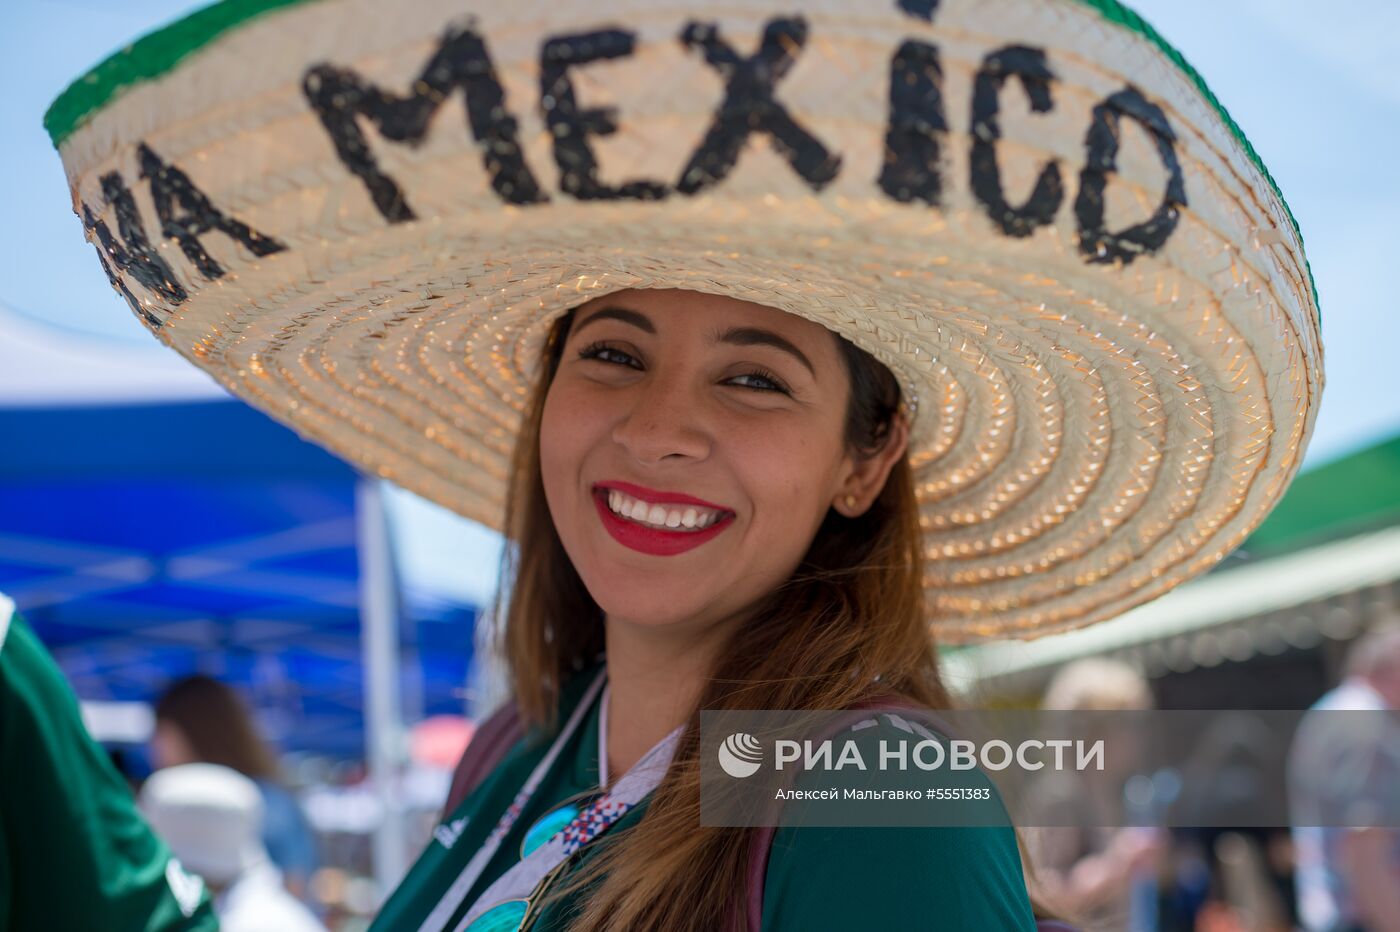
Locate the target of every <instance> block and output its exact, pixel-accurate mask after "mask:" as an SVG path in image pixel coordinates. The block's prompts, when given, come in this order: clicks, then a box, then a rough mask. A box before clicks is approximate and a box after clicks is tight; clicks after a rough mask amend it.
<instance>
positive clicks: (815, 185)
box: [676, 16, 841, 194]
mask: <svg viewBox="0 0 1400 932" xmlns="http://www.w3.org/2000/svg"><path fill="white" fill-rule="evenodd" d="M680 39H681V44H682V45H685V46H687V47H690V48H697V49H700V50H701V51H702V52H703V53H704V55H705V61H706V63H708V64H709V65H710V67H712V68H714V69H715V70H716V71H717V72H719V75H720V77H722V78H723V79H724V84H725V88H724V100H723V101H721V102H720V105H719V108H718V109H717V110H716V111H715V115H714V120H713V122H712V123H711V124H710V128H709V130H708V131H707V132H706V133H705V136H704V139H703V140H702V141H701V143H700V147H699V148H698V149H696V150H695V152H694V153H693V154H692V155H691V157H690V159H689V160H688V161H687V163H686V166H685V168H683V169H682V170H681V176H680V180H679V181H678V182H677V183H676V190H677V191H680V192H681V193H682V194H698V193H699V192H701V191H703V190H705V189H706V188H708V187H710V186H711V185H714V184H716V183H718V182H720V181H723V180H724V179H725V178H726V177H727V176H728V175H729V172H730V170H731V169H733V168H734V163H735V162H737V161H738V159H739V152H740V150H742V149H743V147H744V143H745V142H747V141H748V138H749V136H750V135H752V134H753V133H766V134H768V137H769V139H770V140H771V141H772V144H773V148H774V150H775V151H776V152H777V153H778V154H779V155H781V156H782V157H783V158H784V159H785V160H786V161H787V163H788V164H789V165H791V166H792V168H793V170H794V171H796V172H797V174H798V175H800V176H801V177H802V180H803V181H805V182H807V184H808V185H809V186H811V188H812V189H813V190H815V191H820V190H821V189H822V188H823V187H825V186H826V184H827V182H829V181H831V179H833V178H835V177H836V173H837V172H838V171H840V169H841V157H840V156H839V155H832V154H831V153H830V152H829V151H827V148H826V146H824V145H822V144H821V142H820V141H819V140H818V139H817V138H816V137H815V136H813V135H812V134H811V133H809V132H808V131H807V130H806V129H804V128H803V127H802V126H801V124H799V123H798V122H797V121H796V120H794V119H793V118H792V115H791V114H789V113H788V111H787V108H786V107H784V106H783V105H782V104H781V103H779V102H778V101H777V100H775V99H774V98H773V91H774V89H775V88H776V87H777V84H778V81H780V80H781V79H782V78H783V77H784V76H785V75H786V74H787V73H788V72H789V71H790V70H792V65H793V63H794V62H795V61H796V60H797V54H798V53H799V52H801V51H802V47H803V46H804V45H805V44H806V42H807V21H806V20H805V19H803V18H802V17H800V16H798V17H793V18H791V19H786V18H780V19H771V20H769V21H768V23H767V24H766V25H765V26H764V28H763V40H762V43H761V44H760V45H759V48H758V51H757V52H755V53H754V55H753V56H752V57H750V58H743V57H741V56H740V55H739V54H738V53H737V52H735V51H734V49H733V48H732V47H731V46H730V45H729V43H727V42H725V41H724V40H723V39H721V38H720V35H719V27H718V26H717V25H715V24H714V23H699V22H690V23H687V24H686V26H685V28H684V29H683V30H681V36H680Z"/></svg>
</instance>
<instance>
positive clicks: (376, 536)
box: [355, 478, 408, 903]
mask: <svg viewBox="0 0 1400 932" xmlns="http://www.w3.org/2000/svg"><path fill="white" fill-rule="evenodd" d="M355 513H356V521H357V524H358V529H359V544H360V547H359V551H360V628H361V632H360V649H361V655H362V659H363V666H364V705H365V759H366V761H367V763H368V769H369V781H370V785H371V786H372V787H373V792H374V795H375V797H376V799H377V800H378V802H379V806H380V811H381V812H382V813H383V814H384V816H383V819H382V820H381V821H380V823H379V825H378V827H377V828H376V829H375V832H374V839H373V852H374V880H375V888H376V892H377V895H378V902H379V903H382V902H383V901H384V899H385V898H386V897H387V896H388V895H389V893H390V892H391V891H392V890H393V888H394V886H395V885H396V884H398V882H399V880H400V879H402V877H403V876H404V874H405V872H406V871H407V870H408V857H407V854H408V852H407V850H406V847H405V836H404V820H403V812H402V807H401V806H400V805H399V803H398V796H399V794H398V793H397V792H395V790H396V787H397V784H398V777H399V770H400V767H399V765H400V763H401V762H402V759H403V753H402V752H403V746H404V738H403V720H402V718H401V716H400V710H399V684H398V671H399V626H398V613H397V605H396V599H395V592H394V570H393V554H392V553H391V551H390V546H389V526H388V520H387V517H386V515H385V511H384V495H383V491H382V490H381V488H380V485H379V481H378V480H377V479H373V478H361V479H360V481H359V482H358V483H357V484H356V488H355Z"/></svg>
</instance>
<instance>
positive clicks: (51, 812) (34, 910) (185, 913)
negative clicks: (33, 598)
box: [0, 595, 218, 932]
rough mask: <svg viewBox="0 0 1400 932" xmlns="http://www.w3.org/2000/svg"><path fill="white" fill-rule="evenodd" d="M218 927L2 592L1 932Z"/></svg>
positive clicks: (164, 931)
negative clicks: (147, 821)
mask: <svg viewBox="0 0 1400 932" xmlns="http://www.w3.org/2000/svg"><path fill="white" fill-rule="evenodd" d="M217 928H218V922H217V920H216V919H215V918H214V913H213V908H212V907H211V905H210V903H209V897H208V895H207V893H206V892H205V890H204V886H203V884H202V883H201V882H200V881H199V880H198V879H197V878H194V877H191V876H190V875H188V874H186V873H185V872H184V870H183V869H181V867H180V864H179V862H178V861H176V860H175V859H174V858H173V857H172V856H171V854H170V850H169V849H168V848H166V846H165V844H164V843H163V842H161V841H160V840H159V839H158V838H157V837H156V836H155V834H154V833H152V831H151V829H150V827H149V826H148V825H147V824H146V821H145V819H143V818H142V817H141V814H140V813H139V812H138V811H137V808H136V801H135V799H133V798H132V795H131V790H130V788H128V786H127V784H126V781H125V780H123V779H122V777H121V775H120V774H119V773H117V770H116V768H115V767H114V766H113V765H112V762H111V760H110V759H109V758H108V756H107V754H106V753H105V752H104V751H103V750H102V748H101V747H100V746H99V745H98V744H97V743H96V742H95V741H93V740H92V738H91V737H90V736H89V735H88V733H87V729H86V728H84V727H83V722H82V716H81V714H80V713H79V710H78V703H77V700H76V698H75V697H74V695H73V692H72V690H71V689H70V688H69V686H68V683H67V681H66V680H65V679H64V678H63V674H62V673H61V672H60V671H59V669H58V666H57V665H56V664H55V663H54V661H53V658H52V657H50V656H49V654H48V652H47V651H45V650H44V647H43V645H42V644H40V643H39V640H38V638H36V637H35V636H34V632H32V631H31V630H29V627H28V626H27V625H25V624H24V622H22V621H21V620H20V619H19V618H18V617H17V616H15V615H14V613H13V603H11V601H10V600H9V599H8V598H6V597H5V596H4V595H0V932H30V930H38V929H63V930H68V929H72V930H103V932H128V930H129V932H174V930H180V932H185V930H199V932H204V930H212V929H217Z"/></svg>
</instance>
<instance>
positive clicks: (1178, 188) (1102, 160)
mask: <svg viewBox="0 0 1400 932" xmlns="http://www.w3.org/2000/svg"><path fill="white" fill-rule="evenodd" d="M1124 117H1127V118H1128V119H1130V120H1135V121H1136V122H1137V123H1138V125H1139V126H1141V127H1142V128H1143V129H1145V130H1147V132H1148V134H1149V135H1150V136H1151V137H1152V139H1153V142H1154V143H1155V144H1156V147H1157V155H1158V157H1159V158H1160V159H1161V160H1162V165H1163V166H1164V167H1165V168H1166V170H1167V185H1166V190H1165V191H1163V192H1162V202H1161V203H1160V204H1158V205H1157V209H1156V210H1155V211H1154V212H1153V213H1152V216H1151V217H1149V218H1147V219H1146V220H1144V221H1143V222H1141V223H1136V224H1133V225H1132V226H1130V227H1127V228H1125V229H1123V230H1118V231H1112V230H1109V229H1108V228H1107V227H1105V226H1104V188H1105V187H1106V186H1107V184H1108V176H1109V174H1110V173H1112V172H1114V171H1117V165H1118V131H1119V124H1120V123H1121V121H1122V119H1123V118H1124ZM1084 150H1085V155H1084V168H1083V169H1082V170H1081V171H1080V173H1079V196H1078V197H1076V198H1075V201H1074V215H1075V218H1076V219H1077V220H1078V221H1079V251H1080V253H1081V254H1082V255H1083V256H1084V258H1085V260H1086V261H1088V262H1095V263H1097V262H1115V261H1121V262H1123V263H1125V264H1126V263H1129V262H1132V261H1133V260H1134V259H1136V258H1137V257H1138V256H1140V255H1142V254H1143V253H1153V252H1156V251H1157V250H1159V249H1161V248H1162V245H1163V244H1164V243H1166V241H1167V237H1169V236H1171V234H1172V231H1173V230H1175V229H1176V224H1177V221H1178V220H1179V219H1180V218H1181V208H1183V207H1185V206H1186V185H1185V183H1184V181H1183V180H1182V175H1181V163H1180V162H1179V161H1177V157H1176V133H1175V132H1173V130H1172V127H1171V123H1170V122H1168V121H1167V115H1166V114H1165V113H1163V112H1162V108H1161V107H1158V106H1157V105H1156V104H1154V103H1151V102H1150V101H1148V100H1147V98H1145V97H1144V96H1143V95H1142V92H1141V91H1139V90H1138V89H1137V88H1135V87H1133V86H1132V85H1131V84H1130V85H1128V86H1127V87H1125V88H1123V89H1122V90H1121V91H1118V92H1117V93H1114V94H1111V95H1109V96H1108V97H1107V98H1105V99H1104V100H1102V101H1100V102H1099V103H1098V104H1097V105H1096V106H1095V107H1094V110H1093V116H1092V119H1091V122H1090V124H1089V131H1088V133H1087V134H1086V135H1085V137H1084Z"/></svg>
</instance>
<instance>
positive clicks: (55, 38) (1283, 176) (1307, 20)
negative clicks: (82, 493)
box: [0, 0, 1400, 463]
mask: <svg viewBox="0 0 1400 932" xmlns="http://www.w3.org/2000/svg"><path fill="white" fill-rule="evenodd" d="M465 5H466V4H465V3H464V6H465ZM195 6H196V5H195V4H190V3H188V2H179V0H122V2H120V3H111V2H103V0H43V2H39V0H7V2H5V3H3V4H0V87H4V88H5V91H4V94H3V96H2V97H0V128H3V139H4V144H3V147H0V167H2V168H3V171H0V205H3V209H4V211H5V215H6V222H5V223H3V224H0V304H3V305H4V306H6V307H9V308H12V309H17V310H18V311H20V312H21V313H22V314H24V315H25V316H31V317H36V318H41V319H43V320H45V321H48V322H50V323H51V324H54V325H57V326H61V327H64V328H72V329H77V330H82V331H87V332H91V333H96V334H101V335H104V336H107V337H110V338H112V339H113V340H117V341H123V342H127V343H139V344H142V345H146V344H149V342H150V337H149V336H147V335H146V333H145V332H144V331H143V330H142V329H141V328H140V327H139V325H138V324H137V323H136V322H135V320H134V319H133V318H132V316H131V314H130V313H129V312H128V311H127V310H126V308H125V306H124V305H123V304H122V303H121V302H120V301H119V300H117V299H116V298H115V296H114V295H113V293H112V291H111V289H110V288H109V287H108V285H107V283H106V281H105V279H104V278H103V276H102V272H101V270H100V268H99V267H98V264H97V262H95V261H94V259H93V255H92V249H91V247H89V246H88V245H87V244H86V243H85V242H84V241H83V238H82V234H81V231H80V229H79V225H78V222H77V220H76V219H75V218H74V216H73V215H72V213H71V211H70V208H69V200H68V192H67V186H66V184H65V181H64V178H63V172H62V168H61V166H60V164H59V160H58V157H57V155H56V154H55V153H54V152H53V150H52V148H51V147H50V145H49V142H48V139H47V137H46V136H45V134H44V132H43V129H42V126H41V125H40V120H41V118H42V115H43V112H44V110H45V108H46V107H47V105H48V103H49V101H50V100H52V99H53V97H54V96H55V95H57V94H58V92H59V91H61V90H62V89H63V87H64V86H66V84H67V83H68V82H69V81H70V80H71V79H72V78H74V77H76V76H77V75H79V74H80V73H82V72H83V71H84V70H85V69H86V68H87V67H89V66H91V65H92V64H95V63H96V62H97V61H99V60H100V59H101V58H103V57H104V56H106V55H107V54H108V53H110V52H112V51H113V50H115V49H117V48H118V47H120V46H121V45H123V44H124V43H125V42H127V41H129V40H131V39H133V38H135V37H137V36H139V35H140V34H142V33H143V32H146V31H148V30H149V29H151V28H153V27H156V26H158V25H161V24H162V23H164V22H166V21H168V20H170V19H172V18H175V17H177V16H179V15H181V14H182V13H184V12H187V11H188V10H190V9H192V8H194V7H195ZM1133 6H1134V8H1135V9H1137V10H1138V11H1139V12H1140V13H1142V14H1143V16H1144V17H1145V18H1146V19H1147V20H1148V21H1149V22H1151V23H1153V25H1155V26H1156V27H1157V29H1158V30H1159V31H1160V32H1161V33H1162V34H1163V35H1164V36H1165V37H1166V38H1167V40H1168V41H1170V42H1171V43H1173V44H1174V45H1176V46H1177V48H1179V49H1180V50H1181V51H1182V52H1183V53H1184V54H1185V56H1186V57H1187V59H1188V60H1189V61H1191V62H1192V64H1194V65H1195V66H1196V68H1197V70H1199V71H1200V72H1201V73H1202V74H1203V75H1204V76H1205V78H1206V80H1207V82H1208V83H1209V84H1210V85H1211V87H1212V88H1213V90H1214V91H1215V92H1216V94H1217V96H1219V98H1220V99H1221V100H1222V101H1223V102H1224V103H1225V105H1226V107H1227V108H1228V109H1229V110H1230V111H1231V113H1232V115H1233V116H1234V117H1235V119H1236V120H1237V122H1238V123H1239V124H1240V125H1241V126H1242V127H1243V128H1244V130H1245V132H1246V134H1247V135H1248V136H1249V137H1250V139H1251V141H1252V142H1253V143H1254V145H1255V148H1256V149H1257V150H1258V151H1259V152H1260V154H1261V155H1262V157H1263V159H1264V161H1265V163H1266V164H1267V165H1268V166H1269V168H1270V170H1271V171H1272V173H1273V175H1274V177H1275V178H1276V179H1277V180H1278V183H1279V186H1280V187H1281V188H1282V190H1283V192H1284V195H1285V196H1286V197H1287V199H1288V201H1289V204H1290V205H1291V206H1292V208H1293V211H1294V213H1295V214H1296V216H1297V218H1298V222H1299V224H1300V226H1301V227H1302V230H1303V235H1304V237H1305V239H1306V242H1307V247H1308V257H1309V259H1310V261H1311V263H1312V268H1313V272H1314V274H1315V276H1316V279H1317V285H1318V290H1319V293H1320V296H1321V301H1322V309H1323V313H1322V316H1323V338H1324V343H1325V346H1326V352H1327V370H1328V375H1327V390H1326V392H1325V394H1324V398H1323V405H1322V411H1321V415H1320V417H1319V421H1318V427H1317V434H1316V437H1315V438H1314V441H1313V445H1312V448H1311V450H1310V453H1309V460H1310V462H1311V463H1317V462H1319V461H1321V460H1324V459H1330V458H1332V457H1334V456H1337V455H1339V454H1342V453H1345V452H1347V451H1348V450H1351V449H1354V448H1356V447H1358V446H1362V445H1365V444H1367V443H1369V442H1372V441H1374V440H1376V439H1379V438H1381V437H1384V436H1388V435H1391V434H1394V433H1397V432H1400V374H1397V370H1400V365H1398V364H1397V362H1396V361H1395V352H1396V349H1397V347H1400V308H1397V303H1400V302H1397V300H1396V298H1395V295H1394V287H1395V286H1394V281H1395V279H1394V278H1393V275H1394V270H1395V269H1396V268H1397V267H1400V254H1397V253H1400V248H1398V247H1400V235H1397V233H1396V227H1397V224H1400V170H1397V168H1396V164H1397V161H1396V160H1397V158H1400V156H1397V153H1400V75H1397V72H1396V67H1397V62H1398V61H1400V4H1397V3H1386V2H1375V0H1329V2H1328V3H1326V4H1322V3H1317V2H1314V0H1308V2H1304V0H1273V2H1266V0H1230V2H1219V0H1213V2H1206V0H1148V2H1140V3H1135V4H1133ZM4 337H5V335H4V333H3V332H0V340H3V339H4Z"/></svg>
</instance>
